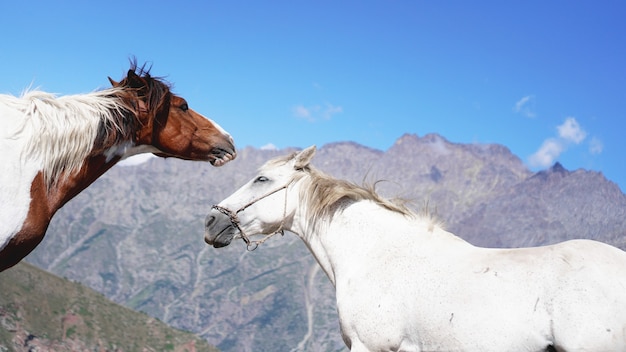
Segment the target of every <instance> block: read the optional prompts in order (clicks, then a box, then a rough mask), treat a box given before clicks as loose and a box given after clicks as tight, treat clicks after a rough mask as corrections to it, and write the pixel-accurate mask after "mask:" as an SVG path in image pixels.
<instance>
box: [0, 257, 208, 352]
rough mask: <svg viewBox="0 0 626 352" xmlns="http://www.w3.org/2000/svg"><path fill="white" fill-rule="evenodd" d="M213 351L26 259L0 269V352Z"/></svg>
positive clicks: (195, 340)
mask: <svg viewBox="0 0 626 352" xmlns="http://www.w3.org/2000/svg"><path fill="white" fill-rule="evenodd" d="M35 346H37V347H38V350H43V351H50V352H53V351H87V350H88V351H159V352H160V351H172V352H195V351H217V349H215V348H213V347H211V346H209V345H208V343H207V342H206V341H204V340H202V339H200V338H199V337H197V336H195V335H193V334H191V333H188V332H183V331H179V330H175V329H173V328H171V327H169V326H167V325H166V324H164V323H163V322H161V321H159V320H157V319H154V318H152V317H149V316H148V315H146V314H144V313H138V312H135V311H132V310H130V309H128V308H125V307H123V306H120V305H117V304H115V303H112V302H111V301H109V300H107V299H106V298H105V297H104V296H102V295H101V294H99V293H97V292H95V291H93V290H91V289H89V288H87V287H85V286H82V285H80V284H78V283H73V282H70V281H68V280H65V279H62V278H59V277H56V276H53V275H51V274H49V273H47V272H45V271H43V270H41V269H38V268H36V267H34V266H32V265H30V264H27V263H24V262H22V263H20V264H18V265H16V266H15V267H13V268H11V269H9V270H7V271H5V272H2V273H0V351H16V352H18V351H27V350H30V349H31V348H33V347H35Z"/></svg>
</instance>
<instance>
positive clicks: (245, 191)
mask: <svg viewBox="0 0 626 352" xmlns="http://www.w3.org/2000/svg"><path fill="white" fill-rule="evenodd" d="M314 155H315V146H310V147H308V148H306V149H304V150H302V151H301V152H298V153H293V154H291V155H289V156H287V157H279V158H276V159H272V160H270V161H268V162H267V163H265V165H263V166H262V167H261V168H260V169H259V172H258V174H257V175H256V176H255V177H254V178H253V179H252V180H250V181H249V182H248V183H246V184H245V185H244V186H243V187H241V188H240V189H239V190H237V191H236V192H235V193H233V194H232V195H231V196H230V197H228V198H226V199H224V200H223V201H222V202H220V203H219V204H218V205H214V206H213V208H212V209H211V211H210V212H209V214H208V215H207V217H206V221H205V234H204V240H205V242H206V243H208V244H210V245H212V246H214V247H215V248H218V247H224V246H228V245H229V244H230V242H231V241H232V240H233V239H234V238H238V237H241V238H243V239H244V241H246V243H247V244H248V245H250V240H249V239H248V236H249V235H271V234H274V233H277V232H281V231H283V230H288V229H289V226H290V225H291V222H292V220H293V216H294V213H295V211H296V207H297V205H298V202H299V198H300V196H299V195H298V190H297V189H296V186H297V183H298V180H299V179H300V178H301V177H302V176H304V175H305V173H304V172H303V170H305V169H307V168H308V166H309V163H310V161H311V159H312V158H313V156H314Z"/></svg>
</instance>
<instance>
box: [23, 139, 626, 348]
mask: <svg viewBox="0 0 626 352" xmlns="http://www.w3.org/2000/svg"><path fill="white" fill-rule="evenodd" d="M290 151H292V150H281V151H266V150H257V149H253V148H245V149H242V150H241V151H240V153H239V156H238V158H237V159H236V160H235V161H233V162H231V163H229V164H227V165H225V166H224V167H222V168H219V169H217V168H212V167H211V166H210V165H208V164H204V163H193V162H184V161H180V160H173V159H172V160H163V159H153V160H151V161H149V162H147V163H145V164H142V165H139V166H135V167H115V168H114V169H112V170H111V171H110V172H109V173H107V174H106V175H104V177H102V178H101V179H99V180H98V181H97V182H96V183H95V184H94V185H92V186H91V187H90V188H88V189H87V190H86V191H84V192H83V193H82V194H80V195H79V196H78V197H77V198H75V199H74V200H72V201H71V202H70V203H69V204H67V205H66V206H65V207H64V208H63V209H62V210H61V211H60V212H59V213H58V214H57V215H56V217H55V218H54V220H53V222H52V224H51V226H50V229H49V230H48V234H47V235H46V239H45V240H44V242H43V243H42V244H41V245H40V246H39V247H38V248H37V250H36V251H35V252H34V253H33V254H32V255H31V256H29V257H28V259H27V260H28V261H30V262H32V263H34V264H36V265H38V266H40V267H42V268H45V269H47V270H50V271H52V272H54V273H56V274H58V275H61V276H65V277H68V278H70V279H72V280H77V281H80V282H82V283H84V284H86V285H88V286H90V287H92V288H94V289H95V290H97V291H100V292H102V293H103V294H104V295H106V296H107V297H109V298H111V299H113V300H114V301H116V302H119V303H122V304H125V305H127V306H129V307H131V308H133V309H136V310H140V311H144V312H146V313H148V314H149V315H152V316H154V317H157V318H159V319H161V320H163V321H165V322H167V323H168V324H171V325H173V326H175V327H178V328H181V329H185V330H189V331H193V332H195V333H197V334H199V335H200V336H202V337H204V338H206V339H207V340H208V341H209V342H210V343H211V344H215V345H217V346H218V347H219V348H220V349H222V350H225V351H261V350H265V351H291V350H294V351H295V350H304V351H335V350H345V347H344V344H343V342H342V340H341V336H340V334H339V328H338V321H337V315H336V309H335V298H334V289H333V288H332V286H331V285H330V283H329V281H328V279H327V278H326V277H325V275H324V273H323V272H322V271H321V270H320V269H319V267H318V266H317V264H316V263H315V261H314V260H313V258H312V256H311V255H310V254H309V252H308V250H307V249H306V248H305V246H304V245H303V244H302V243H301V241H300V240H299V239H298V238H297V237H296V236H294V235H292V234H289V233H288V234H286V235H285V236H284V237H282V238H281V237H280V236H277V237H275V238H272V239H271V240H269V241H268V242H266V243H265V244H264V245H262V246H261V247H259V248H258V249H257V250H256V251H253V252H247V251H246V249H245V245H244V244H243V242H238V243H234V244H232V245H231V246H229V247H226V248H223V249H214V248H212V247H208V246H207V245H206V244H205V243H204V242H203V220H204V217H205V215H206V213H207V211H208V210H209V208H210V206H211V205H212V204H215V203H218V202H219V201H220V200H221V199H223V198H225V197H226V196H228V195H230V194H231V193H232V192H233V191H234V190H236V189H237V188H238V187H240V186H241V185H243V183H245V182H246V181H247V180H249V179H250V178H251V177H253V176H254V173H255V170H256V169H257V168H258V167H259V166H260V165H262V164H263V163H264V162H265V161H267V160H268V159H270V158H272V157H274V156H278V155H283V154H286V153H288V152H290ZM313 164H314V165H315V166H316V167H318V168H319V169H321V170H323V171H325V172H327V173H329V174H331V175H334V176H336V177H338V178H346V179H350V180H352V181H355V182H357V183H362V182H363V181H366V182H369V183H372V182H375V181H377V180H386V182H381V183H378V186H377V188H378V190H379V191H380V192H381V193H382V194H383V195H386V196H389V197H395V196H400V197H403V198H406V199H409V200H410V201H412V203H411V204H412V206H413V207H414V208H415V209H420V208H423V207H426V206H427V207H428V208H429V209H430V210H431V211H434V212H436V214H437V216H438V217H439V218H440V219H441V220H443V221H444V223H445V227H446V228H447V229H448V230H450V231H452V232H454V233H456V234H457V235H459V236H461V237H463V238H466V239H467V240H469V241H470V242H472V243H474V244H477V245H483V246H522V245H524V246H527V245H539V244H547V243H554V242H558V241H562V240H566V239H570V238H594V239H598V240H601V241H605V242H608V243H610V244H614V245H617V246H620V247H621V248H625V247H626V240H625V238H626V236H625V235H626V233H625V231H626V223H625V221H626V220H625V219H626V216H625V215H626V196H625V195H624V194H623V193H622V192H621V191H620V190H619V188H618V187H617V186H616V185H615V184H613V183H611V182H610V181H607V180H606V179H605V178H604V177H603V176H602V175H601V174H598V173H595V172H590V171H585V170H576V171H567V170H564V169H563V168H562V167H559V166H558V165H557V166H555V167H553V168H552V169H550V170H546V171H544V172H540V173H537V174H532V173H531V172H530V171H528V170H527V169H526V168H525V167H524V165H523V164H522V162H521V161H520V160H519V158H517V157H516V156H515V155H513V154H511V152H510V151H509V150H508V149H507V148H505V147H503V146H500V145H466V144H454V143H450V142H449V141H447V140H445V139H444V138H443V137H441V136H439V135H436V134H431V135H426V136H424V137H418V136H415V135H404V136H402V137H401V138H399V139H398V140H397V142H396V143H395V144H394V146H392V147H391V148H390V149H389V150H387V151H384V152H383V151H379V150H373V149H370V148H367V147H364V146H361V145H358V144H355V143H335V144H329V145H325V146H323V147H322V148H320V149H319V150H318V153H317V155H316V157H315V159H314V160H313Z"/></svg>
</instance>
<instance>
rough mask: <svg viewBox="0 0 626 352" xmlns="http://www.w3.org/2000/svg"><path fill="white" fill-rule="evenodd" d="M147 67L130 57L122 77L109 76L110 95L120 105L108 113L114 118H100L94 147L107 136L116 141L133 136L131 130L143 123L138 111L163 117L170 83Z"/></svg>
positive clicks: (144, 122)
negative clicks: (117, 80) (115, 79)
mask: <svg viewBox="0 0 626 352" xmlns="http://www.w3.org/2000/svg"><path fill="white" fill-rule="evenodd" d="M151 68H152V66H148V64H147V63H144V64H143V65H141V66H140V65H139V64H138V63H137V60H136V59H132V60H131V61H130V69H129V70H128V74H127V75H126V77H124V78H123V79H122V80H121V81H120V82H115V81H113V80H111V79H109V80H110V81H111V83H112V84H113V88H112V89H110V91H111V96H112V97H114V98H117V99H118V100H119V101H120V105H121V106H123V107H124V108H122V109H119V110H118V111H117V112H116V113H114V114H112V115H113V116H115V120H113V121H112V120H103V121H102V123H101V125H100V128H99V131H98V138H96V141H95V143H96V145H95V147H96V148H98V146H99V144H101V145H106V144H107V143H108V142H110V141H111V139H114V140H115V143H118V142H120V141H125V140H131V139H133V138H136V137H137V136H133V133H135V132H136V131H137V130H139V129H140V128H141V127H142V126H143V125H145V124H146V123H147V121H142V119H141V118H140V115H145V114H146V113H147V114H148V116H147V117H148V119H150V120H158V119H159V118H160V117H163V118H166V117H167V114H168V113H169V105H170V98H171V95H172V93H171V91H170V89H171V85H170V84H169V83H168V82H167V81H165V80H164V79H163V78H160V77H153V76H152V75H150V69H151Z"/></svg>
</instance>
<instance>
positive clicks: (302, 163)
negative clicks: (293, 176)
mask: <svg viewBox="0 0 626 352" xmlns="http://www.w3.org/2000/svg"><path fill="white" fill-rule="evenodd" d="M315 150H316V147H315V145H312V146H310V147H308V148H306V149H304V150H303V151H301V152H300V153H298V154H296V156H295V162H294V165H293V167H294V168H295V169H304V168H305V167H307V166H308V165H309V163H310V162H311V159H313V156H314V155H315Z"/></svg>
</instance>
